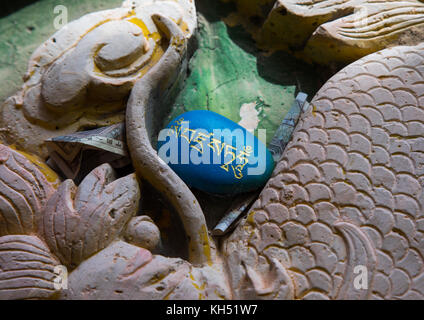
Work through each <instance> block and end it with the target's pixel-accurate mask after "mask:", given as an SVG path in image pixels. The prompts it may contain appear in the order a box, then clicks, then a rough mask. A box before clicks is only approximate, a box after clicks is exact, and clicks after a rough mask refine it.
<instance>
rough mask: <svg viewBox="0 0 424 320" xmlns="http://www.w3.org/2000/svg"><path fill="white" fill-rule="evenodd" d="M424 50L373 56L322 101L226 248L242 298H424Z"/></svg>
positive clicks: (334, 83) (336, 81)
mask: <svg viewBox="0 0 424 320" xmlns="http://www.w3.org/2000/svg"><path fill="white" fill-rule="evenodd" d="M423 49H424V45H419V46H417V47H396V48H392V49H387V50H383V51H380V52H378V53H375V54H372V55H369V56H367V57H365V58H362V59H360V60H358V61H357V62H355V63H353V64H351V65H350V66H348V67H346V68H345V69H343V70H342V71H340V72H339V73H338V74H336V75H335V76H334V77H333V78H332V79H330V80H329V81H328V82H327V83H326V84H325V85H324V87H323V88H322V89H321V90H320V91H319V92H318V94H317V95H316V96H315V98H314V99H313V101H312V107H311V109H310V111H309V112H307V113H305V114H304V115H303V117H302V119H301V120H300V122H299V124H298V127H297V129H296V132H295V134H294V136H293V139H292V141H291V142H290V144H289V145H288V147H287V149H286V151H285V153H284V155H283V158H282V160H281V161H280V162H279V163H278V164H277V167H276V169H275V171H274V174H273V177H272V178H271V180H270V181H269V183H268V184H267V186H266V187H265V189H264V190H263V192H262V194H261V196H260V198H259V199H258V200H257V201H256V203H255V204H254V205H253V207H252V209H251V210H250V213H249V215H248V217H247V218H246V219H245V220H243V221H242V222H241V224H240V225H239V226H238V228H237V229H236V231H235V232H234V233H233V234H232V235H231V236H230V237H229V238H228V239H227V240H226V242H225V244H224V252H225V254H226V257H227V266H228V269H229V271H230V274H231V284H232V287H233V290H234V294H235V296H236V297H239V298H254V297H259V298H261V297H262V298H280V299H284V298H295V299H301V298H304V299H336V298H345V299H359V298H361V299H365V298H370V299H381V298H384V299H413V298H416V299H423V298H424V270H423V262H424V259H423V256H424V211H423V208H424V194H423V184H424V107H423V105H424V54H423V51H422V50H423ZM356 266H366V267H367V269H368V280H369V282H368V284H369V286H368V290H366V289H360V290H357V289H355V286H354V282H355V277H356V275H357V274H356V273H355V267H356ZM356 271H357V270H356ZM284 272H286V274H287V275H288V277H286V278H285V281H280V282H277V284H276V281H275V279H281V278H283V279H284V276H283V277H282V275H283V274H284ZM278 274H280V275H279V276H278Z"/></svg>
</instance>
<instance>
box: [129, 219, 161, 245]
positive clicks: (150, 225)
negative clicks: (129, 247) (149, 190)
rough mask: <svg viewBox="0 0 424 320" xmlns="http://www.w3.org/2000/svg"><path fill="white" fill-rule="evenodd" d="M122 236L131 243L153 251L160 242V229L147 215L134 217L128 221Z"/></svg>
mask: <svg viewBox="0 0 424 320" xmlns="http://www.w3.org/2000/svg"><path fill="white" fill-rule="evenodd" d="M124 238H125V240H126V241H128V242H129V243H131V244H133V245H136V246H139V247H142V248H145V249H147V250H150V251H153V250H154V249H156V247H157V246H158V245H159V243H160V230H159V228H158V227H157V226H156V225H155V224H154V222H153V220H152V219H151V218H150V217H149V216H140V217H135V218H132V219H131V220H130V222H128V225H127V227H126V229H125V233H124Z"/></svg>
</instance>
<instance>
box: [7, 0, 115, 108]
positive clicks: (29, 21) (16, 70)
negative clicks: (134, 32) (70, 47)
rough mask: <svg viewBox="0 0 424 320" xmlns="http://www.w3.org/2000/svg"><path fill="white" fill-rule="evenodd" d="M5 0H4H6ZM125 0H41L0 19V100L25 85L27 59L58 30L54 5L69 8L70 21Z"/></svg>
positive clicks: (112, 6)
mask: <svg viewBox="0 0 424 320" xmlns="http://www.w3.org/2000/svg"><path fill="white" fill-rule="evenodd" d="M3 1H5V0H3ZM122 2H123V1H122V0H89V1H87V0H41V1H38V2H35V3H34V4H31V5H29V6H27V7H25V8H23V9H21V10H19V11H17V12H15V13H13V14H11V15H9V16H7V17H3V18H1V19H0V79H1V86H0V103H2V102H3V101H4V100H5V99H6V98H8V97H9V96H11V95H13V94H14V93H15V92H16V91H17V90H18V89H19V88H20V86H21V85H22V82H23V81H22V77H23V75H24V74H25V72H26V69H27V65H28V60H29V58H30V56H31V54H32V53H33V52H34V51H35V49H37V47H38V46H39V45H40V44H41V43H43V42H44V41H45V40H47V39H48V38H49V37H50V36H51V35H52V34H54V33H55V32H56V30H55V28H54V25H53V21H54V18H55V17H56V16H57V15H55V14H54V11H53V10H54V8H55V6H57V5H64V6H66V7H67V8H68V21H72V20H75V19H78V18H79V17H81V16H83V15H85V14H87V13H90V12H94V11H100V10H105V9H110V8H115V7H120V6H121V4H122Z"/></svg>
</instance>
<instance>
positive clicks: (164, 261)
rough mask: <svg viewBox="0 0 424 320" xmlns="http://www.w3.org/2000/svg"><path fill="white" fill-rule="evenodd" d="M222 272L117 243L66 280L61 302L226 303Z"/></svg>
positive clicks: (226, 284)
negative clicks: (224, 301) (102, 300)
mask: <svg viewBox="0 0 424 320" xmlns="http://www.w3.org/2000/svg"><path fill="white" fill-rule="evenodd" d="M223 274H224V272H223V269H222V268H211V267H204V268H194V267H193V266H191V265H190V264H189V263H188V262H186V261H184V260H181V259H177V258H164V257H162V256H155V255H152V254H151V253H150V252H149V251H147V250H145V249H141V248H139V247H136V246H133V245H130V244H128V243H125V242H122V241H118V242H115V243H113V244H112V245H111V246H109V247H108V248H106V249H105V250H103V251H101V252H99V253H98V254H96V255H95V256H93V257H91V258H90V259H88V260H87V261H85V262H83V263H82V264H81V265H80V266H79V267H78V268H77V269H76V270H75V271H73V272H72V273H71V274H70V276H69V290H67V291H63V294H62V297H61V298H62V299H114V300H115V299H133V300H137V299H146V300H157V299H175V300H185V299H189V300H190V299H196V300H197V299H229V298H231V293H230V290H229V286H228V283H227V282H226V281H225V277H223Z"/></svg>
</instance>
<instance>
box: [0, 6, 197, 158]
mask: <svg viewBox="0 0 424 320" xmlns="http://www.w3.org/2000/svg"><path fill="white" fill-rule="evenodd" d="M155 14H161V15H163V16H165V17H168V18H170V19H173V20H174V21H175V22H176V23H177V24H178V26H179V27H180V28H181V29H182V30H183V32H184V36H186V37H187V38H189V37H190V36H191V35H192V34H193V31H194V28H195V26H196V17H195V9H194V3H192V2H190V1H188V0H180V1H178V2H175V1H160V0H158V1H154V0H139V1H131V2H130V1H126V2H124V4H123V6H122V7H121V8H117V9H113V10H106V11H99V12H95V13H92V14H88V15H86V16H84V17H82V18H80V19H78V20H76V21H73V22H70V23H69V24H68V25H67V26H66V27H65V28H62V29H61V30H59V31H58V32H57V33H55V34H54V35H53V36H51V37H50V39H48V40H47V41H46V42H45V43H44V44H43V45H41V46H40V47H39V48H38V49H37V50H36V51H35V52H34V53H33V55H32V57H31V59H30V62H29V65H28V70H27V74H26V76H25V83H24V84H23V86H22V88H21V90H20V91H19V92H18V93H17V94H16V95H15V96H13V97H11V98H9V99H8V100H6V102H5V103H4V104H3V105H2V107H1V109H0V128H1V134H0V139H1V140H2V141H3V142H6V143H7V144H16V145H17V146H19V147H21V148H23V149H25V150H26V151H28V152H31V153H34V154H38V155H40V156H42V157H43V158H45V157H46V156H47V150H46V148H45V146H44V144H43V142H44V140H46V139H48V138H51V137H53V136H58V135H63V134H66V133H71V132H75V131H77V130H80V129H82V128H84V127H87V126H93V125H97V126H101V125H107V124H111V123H116V122H120V121H123V118H124V112H123V111H124V109H125V103H126V101H127V100H126V99H127V97H128V94H129V92H130V91H131V88H132V87H133V85H134V83H135V82H136V81H137V80H138V79H140V78H142V77H143V76H144V75H145V74H146V72H147V71H148V70H150V69H151V68H152V67H153V66H154V65H155V64H156V63H157V62H158V61H159V60H160V58H161V57H162V55H163V53H164V50H163V48H164V47H166V46H167V43H166V37H164V36H163V34H162V31H160V30H159V29H158V27H157V25H156V23H155V22H153V20H152V16H153V15H155ZM94 97H95V98H94Z"/></svg>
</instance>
